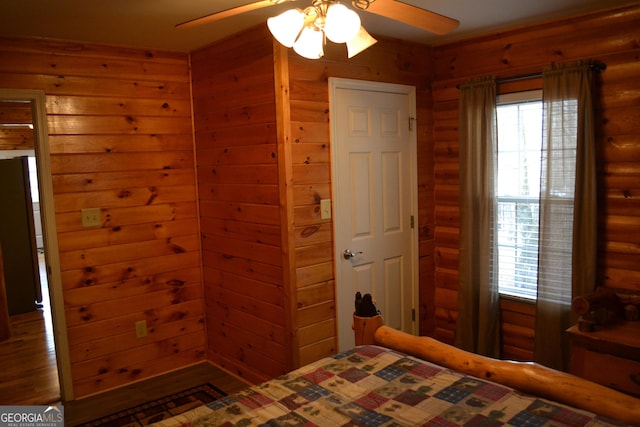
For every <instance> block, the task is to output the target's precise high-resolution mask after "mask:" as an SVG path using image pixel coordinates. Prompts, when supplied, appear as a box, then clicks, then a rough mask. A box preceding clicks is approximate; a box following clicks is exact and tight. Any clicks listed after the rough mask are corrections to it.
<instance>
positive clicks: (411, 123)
mask: <svg viewBox="0 0 640 427" xmlns="http://www.w3.org/2000/svg"><path fill="white" fill-rule="evenodd" d="M415 121H416V118H415V117H409V132H411V131H412V130H413V122H415Z"/></svg>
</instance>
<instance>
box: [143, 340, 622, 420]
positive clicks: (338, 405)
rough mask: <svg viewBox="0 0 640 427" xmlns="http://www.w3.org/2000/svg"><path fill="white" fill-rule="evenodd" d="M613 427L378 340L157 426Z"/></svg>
mask: <svg viewBox="0 0 640 427" xmlns="http://www.w3.org/2000/svg"><path fill="white" fill-rule="evenodd" d="M280 425H287V426H304V427H313V426H366V427H378V426H380V427H383V426H384V427H400V426H412V427H413V426H437V427H450V426H451V427H454V426H489V427H494V426H495V427H498V426H533V427H535V426H540V427H543V426H545V427H547V426H572V427H594V426H603V427H604V426H616V425H619V424H615V423H613V422H611V421H608V420H605V419H602V418H599V417H597V416H596V415H594V414H592V413H589V412H585V411H581V410H578V409H574V408H570V407H568V406H564V405H561V404H557V403H553V402H550V401H547V400H544V399H540V398H536V397H532V396H527V395H523V394H522V393H519V392H517V391H515V390H512V389H510V388H508V387H505V386H502V385H499V384H496V383H493V382H490V381H487V380H483V379H479V378H475V377H471V376H468V375H464V374H461V373H459V372H455V371H451V370H449V369H446V368H443V367H441V366H437V365H435V364H432V363H429V362H425V361H423V360H420V359H416V358H413V357H410V356H407V355H404V354H402V353H399V352H396V351H393V350H389V349H385V348H383V347H377V346H361V347H356V348H354V349H351V350H349V351H346V352H343V353H339V354H337V355H335V356H333V357H328V358H325V359H322V360H319V361H317V362H315V363H312V364H310V365H307V366H305V367H302V368H300V369H298V370H296V371H293V372H290V373H288V374H286V375H283V376H282V377H280V378H276V379H273V380H271V381H268V382H266V383H263V384H260V385H257V386H254V387H251V388H249V389H247V390H244V391H242V392H240V393H237V394H235V395H233V396H227V397H226V398H224V399H220V400H218V401H216V402H213V403H212V404H210V405H209V406H208V407H204V408H203V407H201V408H196V409H195V410H193V411H189V412H187V413H184V414H181V415H178V416H176V417H174V418H171V419H168V420H163V421H161V422H160V423H158V424H157V425H156V427H187V426H189V427H204V426H280Z"/></svg>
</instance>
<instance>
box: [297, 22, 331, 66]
mask: <svg viewBox="0 0 640 427" xmlns="http://www.w3.org/2000/svg"><path fill="white" fill-rule="evenodd" d="M323 44H324V36H323V34H322V31H320V29H318V28H316V27H315V26H314V25H307V26H305V27H304V28H303V29H302V32H301V33H300V37H298V40H296V42H295V43H294V45H293V50H294V51H295V52H296V53H297V54H298V55H300V56H303V57H305V58H308V59H318V58H322V57H323V56H324V49H323Z"/></svg>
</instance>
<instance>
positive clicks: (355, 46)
mask: <svg viewBox="0 0 640 427" xmlns="http://www.w3.org/2000/svg"><path fill="white" fill-rule="evenodd" d="M376 43H378V40H376V39H374V38H373V37H371V34H369V33H368V32H367V30H365V29H364V27H363V26H360V31H358V34H356V36H355V37H353V38H352V39H351V40H349V41H348V42H347V56H348V57H349V58H353V57H354V56H356V55H357V54H359V53H360V52H362V51H363V50H365V49H368V48H370V47H371V46H373V45H374V44H376Z"/></svg>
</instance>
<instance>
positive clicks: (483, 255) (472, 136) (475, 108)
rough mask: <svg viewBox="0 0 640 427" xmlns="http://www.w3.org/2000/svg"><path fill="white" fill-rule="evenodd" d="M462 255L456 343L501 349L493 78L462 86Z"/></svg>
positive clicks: (484, 350)
mask: <svg viewBox="0 0 640 427" xmlns="http://www.w3.org/2000/svg"><path fill="white" fill-rule="evenodd" d="M459 123H460V255H459V282H458V319H457V323H456V337H455V344H456V346H458V347H460V348H462V349H464V350H467V351H473V352H475V353H478V354H483V355H486V356H491V357H498V356H499V354H500V341H499V337H500V334H499V329H500V325H499V313H500V310H499V295H498V281H497V280H492V277H491V274H493V272H494V271H495V272H497V268H493V265H494V264H495V265H496V266H497V251H496V250H494V249H493V244H494V242H493V239H492V238H491V232H492V230H493V229H494V227H493V221H495V215H494V214H495V212H496V198H495V197H494V196H495V182H496V171H497V168H496V163H497V136H496V135H497V133H496V131H497V120H496V84H495V79H493V78H481V79H475V80H472V81H469V82H468V83H466V84H464V85H462V86H461V87H460V111H459Z"/></svg>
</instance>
